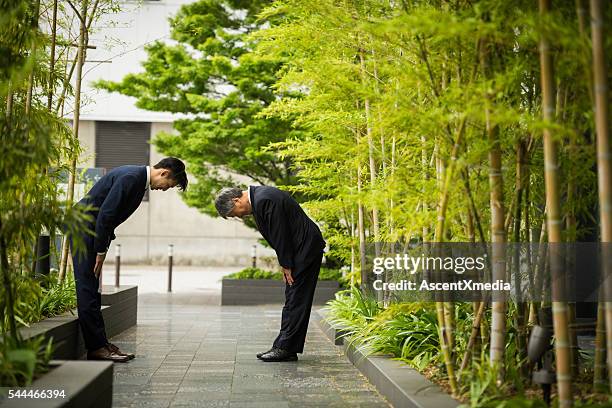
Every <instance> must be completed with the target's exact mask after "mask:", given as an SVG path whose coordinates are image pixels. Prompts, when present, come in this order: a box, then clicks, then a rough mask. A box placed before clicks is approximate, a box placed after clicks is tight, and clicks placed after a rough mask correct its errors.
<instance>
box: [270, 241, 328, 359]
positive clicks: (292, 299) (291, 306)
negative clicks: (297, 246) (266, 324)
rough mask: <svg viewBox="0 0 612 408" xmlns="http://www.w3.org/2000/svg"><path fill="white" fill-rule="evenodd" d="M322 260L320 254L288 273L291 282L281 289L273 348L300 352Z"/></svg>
mask: <svg viewBox="0 0 612 408" xmlns="http://www.w3.org/2000/svg"><path fill="white" fill-rule="evenodd" d="M322 258H323V251H321V252H320V254H319V255H318V256H315V257H313V258H312V260H310V261H308V262H306V263H304V264H296V265H295V267H294V268H293V270H292V271H291V276H292V277H293V280H294V282H293V285H291V286H290V285H289V284H286V286H285V305H284V306H283V313H282V318H281V328H280V333H279V334H278V337H276V339H275V340H274V343H273V346H274V347H278V348H281V349H283V350H287V351H290V352H294V353H303V352H304V342H305V341H306V332H307V331H308V321H309V319H310V309H311V308H312V299H313V298H314V292H315V288H316V287H317V279H318V278H319V271H320V269H321V261H322Z"/></svg>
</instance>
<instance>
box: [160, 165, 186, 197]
mask: <svg viewBox="0 0 612 408" xmlns="http://www.w3.org/2000/svg"><path fill="white" fill-rule="evenodd" d="M153 167H154V168H156V169H166V170H170V178H171V179H173V180H174V181H176V183H177V184H178V186H179V188H180V189H181V190H182V191H185V190H186V189H187V173H185V164H184V163H183V162H182V161H180V160H179V159H177V158H176V157H166V158H164V159H161V160H160V161H159V163H157V164H156V165H155V166H153Z"/></svg>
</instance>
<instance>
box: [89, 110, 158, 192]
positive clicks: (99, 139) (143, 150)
mask: <svg viewBox="0 0 612 408" xmlns="http://www.w3.org/2000/svg"><path fill="white" fill-rule="evenodd" d="M150 137H151V123H149V122H110V121H98V122H96V167H103V168H105V169H107V170H110V169H113V168H115V167H118V166H123V165H126V164H136V165H149V148H150V145H149V138H150ZM148 199H149V193H148V190H147V192H146V193H145V197H144V199H143V200H144V201H146V200H148Z"/></svg>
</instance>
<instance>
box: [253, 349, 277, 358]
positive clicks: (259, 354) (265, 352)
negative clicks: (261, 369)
mask: <svg viewBox="0 0 612 408" xmlns="http://www.w3.org/2000/svg"><path fill="white" fill-rule="evenodd" d="M272 350H273V349H270V350H266V351H262V352H261V353H257V354H255V355H256V356H257V358H258V359H260V360H261V356H263V355H264V354H267V353H269V352H271V351H272Z"/></svg>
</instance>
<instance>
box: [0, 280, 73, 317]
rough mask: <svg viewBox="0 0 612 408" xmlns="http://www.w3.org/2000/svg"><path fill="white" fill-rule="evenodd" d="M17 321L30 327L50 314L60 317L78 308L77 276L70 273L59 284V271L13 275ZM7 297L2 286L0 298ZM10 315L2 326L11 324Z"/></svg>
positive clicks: (50, 315)
mask: <svg viewBox="0 0 612 408" xmlns="http://www.w3.org/2000/svg"><path fill="white" fill-rule="evenodd" d="M12 284H13V287H14V289H13V290H14V295H15V300H14V310H15V320H16V321H17V324H18V325H19V326H29V325H30V324H31V323H36V322H38V321H40V320H42V319H44V318H46V317H52V316H56V315H58V314H61V313H64V312H66V311H68V310H72V309H74V308H76V289H75V283H74V277H73V275H72V274H71V273H68V274H66V278H65V279H64V282H63V283H59V282H58V279H57V273H51V274H49V275H48V276H45V275H37V276H36V277H31V276H24V275H17V274H15V275H14V276H13V282H12ZM2 296H4V294H3V289H2V288H0V297H2ZM7 318H8V317H7V316H3V319H4V320H5V321H4V322H2V323H3V326H2V327H8V324H7V321H6V319H7Z"/></svg>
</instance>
